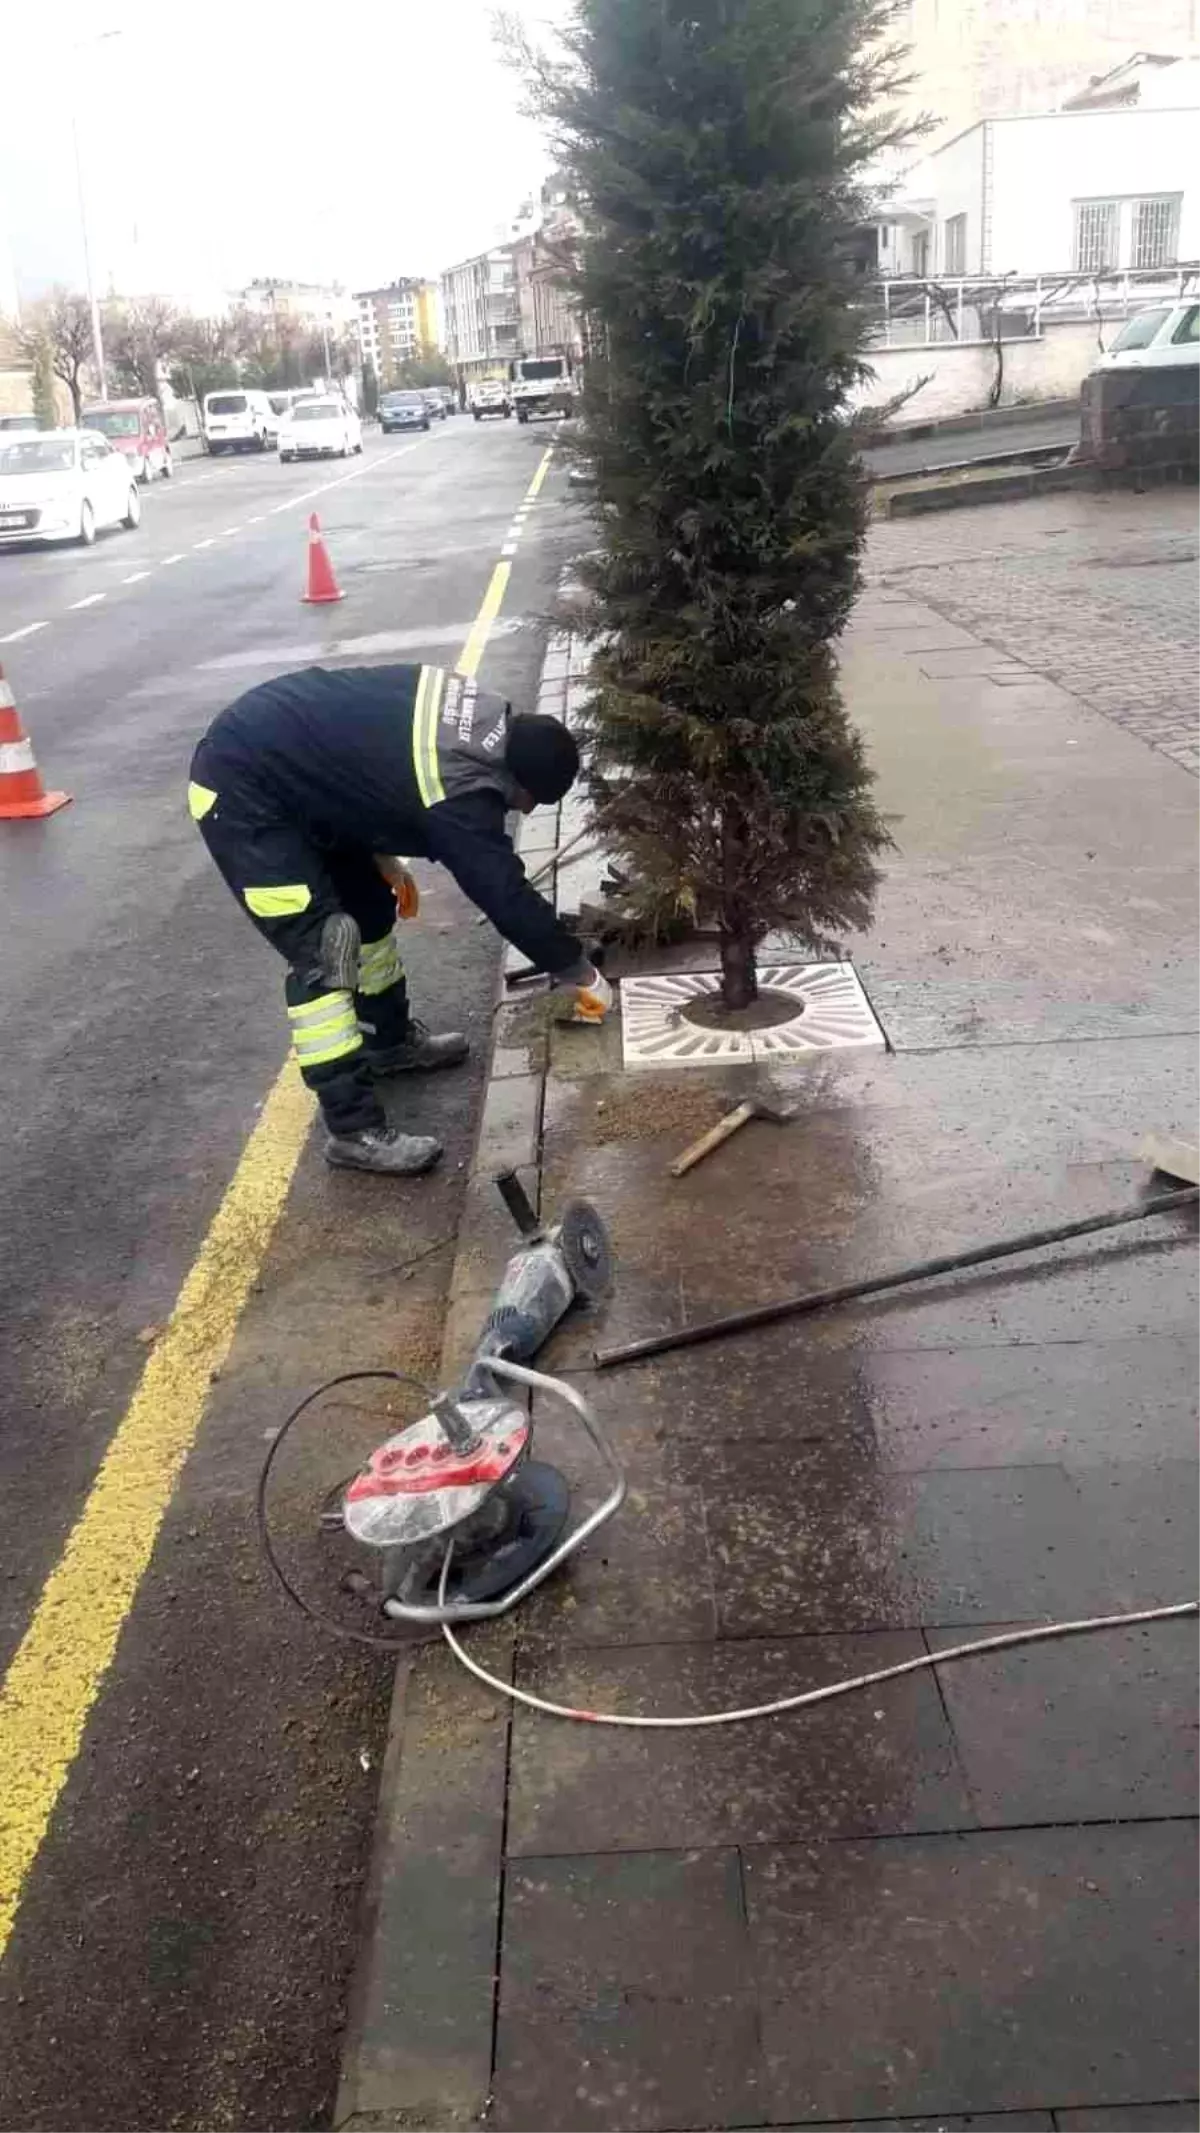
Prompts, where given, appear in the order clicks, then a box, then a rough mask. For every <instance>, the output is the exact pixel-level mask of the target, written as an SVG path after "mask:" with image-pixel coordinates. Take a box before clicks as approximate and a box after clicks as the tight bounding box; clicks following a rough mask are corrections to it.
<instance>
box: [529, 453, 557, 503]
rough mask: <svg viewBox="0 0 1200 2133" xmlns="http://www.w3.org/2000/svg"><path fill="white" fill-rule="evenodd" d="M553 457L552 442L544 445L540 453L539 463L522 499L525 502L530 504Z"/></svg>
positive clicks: (548, 469)
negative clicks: (543, 449)
mask: <svg viewBox="0 0 1200 2133" xmlns="http://www.w3.org/2000/svg"><path fill="white" fill-rule="evenodd" d="M553 457H554V446H553V445H552V444H548V445H547V446H546V449H545V451H544V452H543V453H542V457H541V464H540V465H539V467H538V470H537V473H536V474H535V475H534V477H533V480H532V481H531V482H530V484H529V487H528V488H527V489H526V491H525V497H524V501H525V502H526V503H527V504H531V503H532V502H533V499H534V497H535V496H536V495H537V493H538V490H539V489H540V488H541V486H542V483H543V482H544V481H545V479H546V476H547V474H548V473H549V471H550V461H551V460H552V459H553Z"/></svg>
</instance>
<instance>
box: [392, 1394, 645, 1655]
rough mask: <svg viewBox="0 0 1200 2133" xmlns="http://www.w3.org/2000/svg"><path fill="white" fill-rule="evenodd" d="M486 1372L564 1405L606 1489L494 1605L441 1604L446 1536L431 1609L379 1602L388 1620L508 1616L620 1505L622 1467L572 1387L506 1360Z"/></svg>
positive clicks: (451, 1549)
mask: <svg viewBox="0 0 1200 2133" xmlns="http://www.w3.org/2000/svg"><path fill="white" fill-rule="evenodd" d="M487 1367H488V1372H489V1374H493V1373H494V1375H495V1376H496V1377H498V1378H509V1379H511V1381H512V1383H513V1384H514V1385H525V1386H528V1388H529V1390H530V1391H531V1392H546V1393H549V1394H550V1395H551V1397H552V1398H553V1399H556V1400H561V1401H562V1402H563V1404H564V1406H566V1407H569V1408H571V1409H572V1410H573V1411H574V1414H575V1417H576V1419H577V1421H578V1422H579V1424H580V1426H581V1428H582V1429H583V1431H584V1434H585V1436H586V1437H587V1438H588V1439H589V1441H590V1443H591V1444H592V1447H593V1449H594V1450H595V1451H596V1452H597V1453H598V1454H599V1457H600V1460H601V1463H602V1465H603V1466H604V1468H605V1471H606V1472H607V1474H608V1477H609V1480H610V1483H611V1487H610V1489H609V1492H608V1494H607V1496H606V1497H605V1498H604V1501H603V1502H602V1503H599V1504H597V1506H596V1508H595V1510H594V1511H589V1512H588V1514H587V1517H586V1518H581V1519H580V1521H579V1523H578V1525H576V1526H573V1527H572V1529H571V1531H570V1532H569V1533H568V1534H566V1535H564V1537H563V1539H562V1540H560V1541H559V1543H558V1546H557V1547H556V1548H552V1549H551V1551H550V1554H549V1555H548V1556H547V1557H546V1558H545V1560H544V1561H543V1562H541V1563H539V1564H538V1565H537V1566H536V1568H535V1569H533V1570H531V1571H530V1573H529V1575H528V1577H526V1578H522V1579H521V1581H520V1583H519V1584H517V1585H514V1586H512V1587H511V1589H510V1590H509V1591H508V1592H506V1593H502V1594H501V1596H500V1598H499V1599H498V1600H460V1601H457V1602H447V1600H446V1581H447V1579H448V1577H449V1575H450V1563H451V1559H452V1557H453V1554H454V1539H453V1536H451V1538H450V1540H449V1541H448V1542H447V1544H446V1555H445V1560H444V1562H443V1564H442V1575H441V1579H440V1581H439V1584H438V1597H437V1602H436V1604H435V1605H426V1606H414V1605H412V1604H411V1603H410V1602H408V1601H405V1600H397V1599H395V1598H389V1599H387V1600H385V1601H384V1603H383V1612H384V1614H385V1615H388V1616H390V1617H391V1619H392V1620H393V1621H396V1622H434V1623H440V1622H490V1621H494V1619H495V1618H496V1616H497V1615H506V1614H508V1613H509V1612H510V1611H511V1609H512V1608H514V1607H516V1606H518V1605H519V1603H520V1602H521V1601H522V1600H524V1599H526V1598H527V1597H528V1595H529V1594H530V1593H531V1592H534V1591H535V1590H536V1588H537V1587H538V1586H539V1585H541V1584H543V1583H544V1582H545V1580H546V1579H547V1578H548V1577H549V1576H550V1575H551V1572H552V1571H555V1570H557V1569H558V1568H559V1566H560V1565H561V1564H562V1563H565V1562H566V1560H567V1557H568V1556H570V1555H574V1553H575V1551H576V1549H577V1548H581V1547H582V1546H583V1543H584V1541H585V1540H590V1539H591V1536H592V1534H593V1533H596V1532H598V1531H599V1529H600V1527H601V1526H604V1525H607V1524H608V1521H609V1519H610V1518H612V1517H613V1516H614V1514H615V1513H616V1512H617V1511H619V1510H620V1508H621V1505H622V1504H623V1503H624V1501H625V1489H626V1481H625V1471H624V1468H623V1467H622V1465H621V1463H620V1460H619V1459H618V1458H617V1455H616V1453H615V1452H614V1450H613V1448H612V1445H611V1444H610V1443H609V1441H608V1438H607V1437H606V1436H605V1435H604V1432H603V1431H602V1429H601V1428H600V1425H599V1423H598V1422H597V1421H596V1418H595V1416H594V1415H593V1413H592V1411H591V1408H590V1407H589V1406H588V1403H587V1401H586V1400H585V1399H584V1398H583V1397H582V1395H581V1394H580V1393H577V1392H576V1390H575V1388H574V1386H573V1385H568V1384H567V1383H566V1381H565V1379H563V1378H550V1377H547V1376H546V1374H545V1372H544V1371H541V1370H530V1369H528V1368H527V1366H526V1365H525V1364H524V1363H510V1362H509V1360H508V1358H507V1356H501V1355H493V1356H489V1357H488V1361H487Z"/></svg>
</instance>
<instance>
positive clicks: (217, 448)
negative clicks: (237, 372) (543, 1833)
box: [203, 385, 279, 454]
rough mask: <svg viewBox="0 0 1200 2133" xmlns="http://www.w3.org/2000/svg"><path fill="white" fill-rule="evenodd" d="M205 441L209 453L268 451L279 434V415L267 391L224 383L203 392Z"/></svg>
mask: <svg viewBox="0 0 1200 2133" xmlns="http://www.w3.org/2000/svg"><path fill="white" fill-rule="evenodd" d="M203 426H204V442H205V444H206V445H207V446H208V449H209V451H210V452H212V453H214V454H215V453H217V452H267V451H270V450H272V449H273V447H274V445H275V443H276V440H277V439H278V436H279V417H278V415H277V414H276V412H275V410H274V408H273V407H272V405H271V402H270V398H269V396H268V394H266V393H260V392H251V391H250V390H249V389H248V388H247V389H245V390H243V388H242V387H241V386H240V385H228V386H223V387H222V388H221V390H220V392H215V393H205V395H204V424H203Z"/></svg>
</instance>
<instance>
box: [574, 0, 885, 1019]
mask: <svg viewBox="0 0 1200 2133" xmlns="http://www.w3.org/2000/svg"><path fill="white" fill-rule="evenodd" d="M888 16H889V9H888V6H887V5H886V4H883V5H880V4H878V0H576V6H575V12H574V16H573V19H572V23H571V26H570V28H569V29H568V31H567V34H566V38H565V44H566V48H567V53H568V57H567V59H566V60H565V61H564V62H561V63H548V62H546V61H545V60H542V61H540V62H539V63H538V65H537V87H536V90H535V103H536V104H537V106H538V108H539V109H540V110H541V112H542V114H543V116H544V117H546V118H548V119H549V120H550V122H551V125H552V127H553V131H554V133H555V136H556V140H555V148H556V154H557V157H558V160H559V162H560V165H561V167H562V168H563V170H564V172H565V175H566V178H567V181H568V183H569V184H570V185H571V187H572V189H573V191H574V192H575V193H576V194H577V196H578V198H579V200H580V203H581V209H582V214H583V218H584V233H583V237H582V242H581V245H580V248H579V252H578V255H577V262H576V266H575V271H574V276H573V285H574V294H575V300H576V301H577V303H578V304H579V307H580V311H581V315H582V317H583V319H584V321H585V323H586V327H587V345H588V349H589V359H588V362H587V364H586V367H585V375H584V385H583V394H582V405H581V424H580V440H579V441H580V450H581V453H582V455H583V457H584V459H585V461H586V464H587V466H588V469H589V472H590V474H591V476H592V478H593V481H594V495H595V499H596V504H597V523H598V539H599V546H598V548H597V550H596V552H595V554H593V555H592V556H590V557H589V558H588V559H587V560H586V561H585V562H584V563H583V565H582V566H581V573H580V574H581V576H582V578H583V581H584V584H585V587H586V588H587V590H588V591H589V592H590V593H591V594H593V595H594V596H595V598H594V605H592V607H591V608H590V611H589V612H590V617H591V623H592V627H593V629H594V635H595V642H596V650H595V654H594V662H593V678H594V682H595V695H594V698H593V702H592V707H591V710H590V712H589V714H588V723H589V728H590V738H591V754H590V762H591V769H590V779H591V786H592V797H593V802H594V805H595V808H596V812H597V816H598V824H599V827H600V830H601V832H602V834H603V836H604V839H605V841H606V843H607V845H608V847H609V849H610V850H611V851H612V852H613V853H614V854H616V855H619V856H621V857H623V858H624V860H625V862H626V863H627V865H628V866H629V867H630V869H631V873H632V877H633V880H634V882H635V885H636V890H637V894H638V896H639V899H640V901H641V903H642V905H643V909H644V910H645V911H646V912H647V913H648V914H649V915H651V916H652V917H658V918H659V919H662V920H667V919H670V918H672V917H678V915H679V914H680V913H686V914H687V915H688V916H689V917H691V918H693V919H694V920H695V922H696V923H697V924H698V925H699V926H701V927H707V928H712V929H714V930H715V931H716V933H717V934H718V936H719V941H720V953H721V965H722V993H723V998H724V1002H725V1005H726V1007H728V1008H729V1009H738V1008H743V1007H745V1006H747V1005H748V1004H749V1003H750V1002H751V1001H752V1000H753V998H754V996H755V992H756V981H755V965H754V955H755V949H756V946H757V945H758V943H759V942H761V941H762V939H763V937H764V936H765V935H766V934H767V933H768V932H769V931H772V930H776V929H779V930H783V931H786V932H788V933H791V934H794V935H795V936H796V937H797V938H798V939H799V940H800V941H803V942H804V943H806V944H807V945H808V946H809V947H810V948H812V949H814V950H815V951H817V952H818V953H820V952H829V951H830V949H831V948H832V947H833V946H834V945H835V944H836V943H837V942H838V941H839V939H840V937H841V936H842V935H843V934H844V933H845V931H846V930H847V929H850V928H860V927H863V926H865V925H866V924H867V923H868V922H869V918H870V912H871V906H872V900H873V895H874V891H875V887H876V883H877V879H878V872H877V866H876V859H877V856H878V854H879V853H880V851H881V850H882V848H883V847H884V846H885V845H886V844H887V842H888V837H887V832H886V830H885V828H884V825H883V823H882V820H881V818H880V816H879V814H878V812H877V811H876V808H875V806H874V804H873V801H872V798H871V782H872V781H871V773H870V771H869V769H868V766H867V763H866V759H865V754H864V750H863V746H862V743H861V741H860V739H859V737H858V735H857V733H856V732H855V731H854V729H853V728H852V726H851V725H850V723H849V721H848V719H847V716H846V712H845V710H844V707H843V705H842V702H841V698H840V695H839V689H838V675H837V666H836V659H835V651H834V647H835V645H836V641H837V638H838V635H839V633H840V631H841V630H842V628H843V626H844V624H845V622H846V619H847V616H848V615H849V612H850V608H851V605H852V603H853V600H854V597H855V593H856V590H857V587H858V583H859V555H860V551H861V547H862V543H863V539H864V533H865V526H866V515H867V494H866V487H865V481H864V476H863V472H862V469H861V465H860V463H859V461H858V458H857V455H856V438H855V435H854V432H853V430H852V429H851V428H850V426H849V425H848V423H847V420H846V406H847V396H848V394H849V393H850V391H851V388H852V387H853V386H854V385H855V384H856V383H857V382H858V380H859V379H860V378H861V377H862V375H863V354H862V351H863V346H864V342H865V339H866V335H867V331H868V328H869V324H870V307H869V290H868V285H867V282H866V278H865V274H864V270H863V239H862V225H863V220H864V217H865V215H866V213H867V212H868V202H867V199H866V196H865V193H864V189H863V187H864V174H865V171H866V167H867V165H868V163H869V161H870V159H871V158H872V156H874V155H875V154H876V153H877V152H878V150H879V148H880V147H881V146H883V145H886V144H887V143H889V142H890V141H891V140H894V139H895V138H897V137H898V136H897V133H896V131H895V129H894V128H893V127H892V126H891V124H890V121H889V119H888V117H887V116H886V115H884V116H882V117H881V116H879V113H880V111H881V108H882V102H883V99H885V98H886V94H887V92H888V89H889V88H890V87H891V86H892V85H893V84H894V80H895V75H894V60H893V58H892V56H891V55H890V54H889V52H888V51H887V49H886V47H885V45H884V44H883V43H882V41H881V40H882V37H883V35H884V32H885V30H886V25H887V21H888Z"/></svg>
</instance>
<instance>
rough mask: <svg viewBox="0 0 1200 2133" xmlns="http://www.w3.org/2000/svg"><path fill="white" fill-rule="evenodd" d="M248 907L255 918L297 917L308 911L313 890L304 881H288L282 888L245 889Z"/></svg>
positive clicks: (244, 893)
mask: <svg viewBox="0 0 1200 2133" xmlns="http://www.w3.org/2000/svg"><path fill="white" fill-rule="evenodd" d="M242 893H243V895H244V896H245V899H246V908H247V910H249V911H252V912H253V913H254V916H255V918H295V917H296V916H297V915H298V913H299V912H301V911H307V909H308V907H309V905H310V903H311V902H312V890H311V889H310V888H309V887H308V886H307V884H306V883H305V882H303V881H292V882H288V883H287V884H286V885H285V886H284V887H283V888H280V889H245V890H243V892H242Z"/></svg>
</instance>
